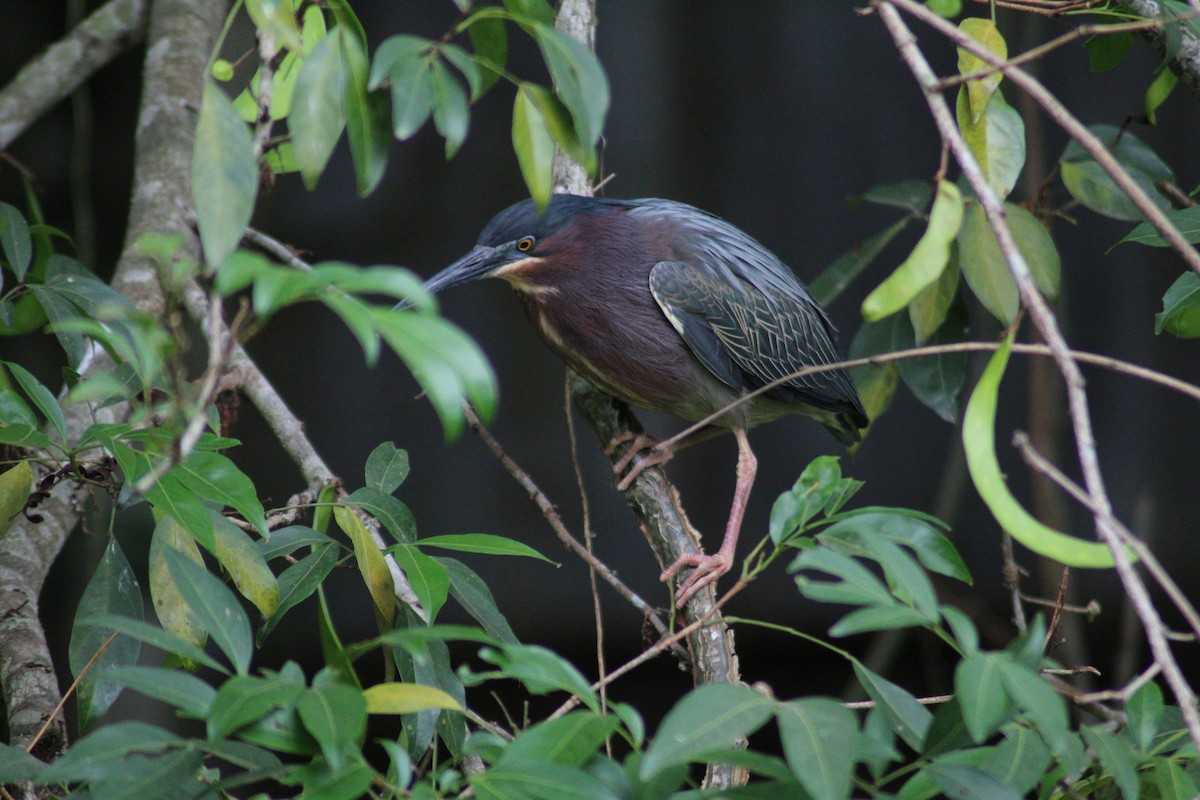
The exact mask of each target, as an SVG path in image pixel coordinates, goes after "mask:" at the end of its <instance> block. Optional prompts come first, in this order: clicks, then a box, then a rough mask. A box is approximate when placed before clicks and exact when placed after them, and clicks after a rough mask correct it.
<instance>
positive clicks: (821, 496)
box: [769, 456, 842, 545]
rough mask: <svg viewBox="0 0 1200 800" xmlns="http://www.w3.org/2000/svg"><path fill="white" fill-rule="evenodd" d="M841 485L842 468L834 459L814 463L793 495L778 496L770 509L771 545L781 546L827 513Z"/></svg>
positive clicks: (823, 459) (802, 475) (789, 493)
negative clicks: (828, 506)
mask: <svg viewBox="0 0 1200 800" xmlns="http://www.w3.org/2000/svg"><path fill="white" fill-rule="evenodd" d="M841 483H842V468H841V466H839V464H838V459H837V458H836V457H835V456H821V457H819V458H816V459H813V460H812V461H811V462H810V463H809V464H808V466H807V467H805V468H804V472H802V473H800V477H799V478H797V479H796V483H795V484H794V485H793V486H792V488H791V490H790V491H787V492H784V493H783V494H781V495H779V497H778V498H776V500H775V505H773V506H772V507H771V522H770V528H769V532H770V535H771V541H773V542H775V544H777V545H778V544H780V543H781V542H783V541H784V540H786V539H788V538H789V537H791V536H793V535H795V533H796V532H797V531H799V530H801V529H802V528H803V527H804V525H805V524H806V523H807V522H808V521H809V520H811V519H812V518H813V517H815V516H816V515H817V514H819V513H820V512H821V511H822V510H824V509H825V508H826V506H827V504H828V503H829V501H830V498H831V497H832V495H833V493H834V491H835V490H836V489H837V488H839V486H840V485H841Z"/></svg>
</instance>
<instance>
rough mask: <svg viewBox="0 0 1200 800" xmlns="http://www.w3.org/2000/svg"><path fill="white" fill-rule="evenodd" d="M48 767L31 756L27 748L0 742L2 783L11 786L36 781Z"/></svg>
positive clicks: (0, 774)
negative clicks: (21, 782)
mask: <svg viewBox="0 0 1200 800" xmlns="http://www.w3.org/2000/svg"><path fill="white" fill-rule="evenodd" d="M46 766H47V765H46V763H45V762H44V761H39V760H38V759H36V758H34V757H33V756H31V755H30V754H29V753H28V752H26V751H25V748H23V747H14V746H13V745H11V744H8V743H7V742H0V781H4V782H5V783H7V784H11V783H17V782H18V781H31V780H36V779H37V778H38V775H39V774H40V773H41V772H42V771H43V770H44V769H46Z"/></svg>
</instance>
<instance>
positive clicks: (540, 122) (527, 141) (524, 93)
mask: <svg viewBox="0 0 1200 800" xmlns="http://www.w3.org/2000/svg"><path fill="white" fill-rule="evenodd" d="M512 142H513V150H514V151H515V152H516V154H517V163H518V164H520V166H521V176H522V177H523V178H524V179H525V186H526V187H527V188H528V189H529V194H530V196H532V197H533V201H534V203H535V204H536V205H537V207H538V208H539V209H545V208H546V206H547V205H548V204H549V203H550V193H551V192H552V191H553V189H554V176H553V174H552V168H553V165H554V139H553V138H552V137H551V136H550V128H549V126H548V124H547V122H546V118H545V117H544V116H543V115H542V112H541V109H539V108H538V104H537V102H535V100H534V98H533V95H532V93H531V92H530V90H529V88H528V87H527V86H525V85H521V86H520V87H519V88H518V89H517V98H516V102H515V103H514V105H513V122H512Z"/></svg>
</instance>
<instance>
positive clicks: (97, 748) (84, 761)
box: [39, 720, 180, 784]
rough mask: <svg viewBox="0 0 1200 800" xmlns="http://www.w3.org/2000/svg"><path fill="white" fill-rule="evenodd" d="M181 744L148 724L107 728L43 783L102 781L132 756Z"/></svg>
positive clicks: (77, 746)
mask: <svg viewBox="0 0 1200 800" xmlns="http://www.w3.org/2000/svg"><path fill="white" fill-rule="evenodd" d="M179 742H180V739H179V737H178V736H176V735H175V734H173V733H171V732H169V731H166V730H163V729H162V728H160V727H158V726H156V725H150V724H148V723H145V722H135V721H133V720H127V721H124V722H117V723H114V724H112V725H105V726H103V727H101V728H97V729H96V730H94V731H92V732H91V733H89V734H88V735H87V736H84V737H83V738H82V739H79V740H78V741H76V742H75V743H74V744H73V745H72V746H71V747H70V748H68V749H67V751H66V752H65V753H64V754H63V755H62V757H61V758H59V759H58V760H57V761H55V762H54V763H53V764H50V765H49V766H48V767H47V768H46V769H45V770H44V771H43V772H42V773H41V775H40V776H39V780H40V781H43V782H45V783H47V784H53V783H67V782H70V781H82V780H102V779H103V778H105V777H107V776H108V775H109V774H110V772H111V771H112V770H116V769H120V768H121V766H122V764H123V763H124V762H125V759H126V757H127V756H128V755H129V754H131V753H159V752H162V751H163V750H165V749H167V748H168V747H171V746H173V745H176V744H178V743H179Z"/></svg>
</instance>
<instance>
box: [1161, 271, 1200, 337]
mask: <svg viewBox="0 0 1200 800" xmlns="http://www.w3.org/2000/svg"><path fill="white" fill-rule="evenodd" d="M1163 331H1166V332H1167V333H1171V334H1174V335H1175V336H1178V337H1179V338H1180V339H1195V338H1196V337H1198V336H1200V276H1197V275H1196V273H1194V272H1185V273H1183V274H1182V275H1180V276H1179V277H1178V278H1177V279H1176V280H1175V282H1174V283H1172V284H1171V288H1169V289H1167V293H1166V294H1164V295H1163V310H1162V311H1161V312H1159V313H1158V314H1155V315H1154V333H1155V334H1159V333H1162V332H1163Z"/></svg>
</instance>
